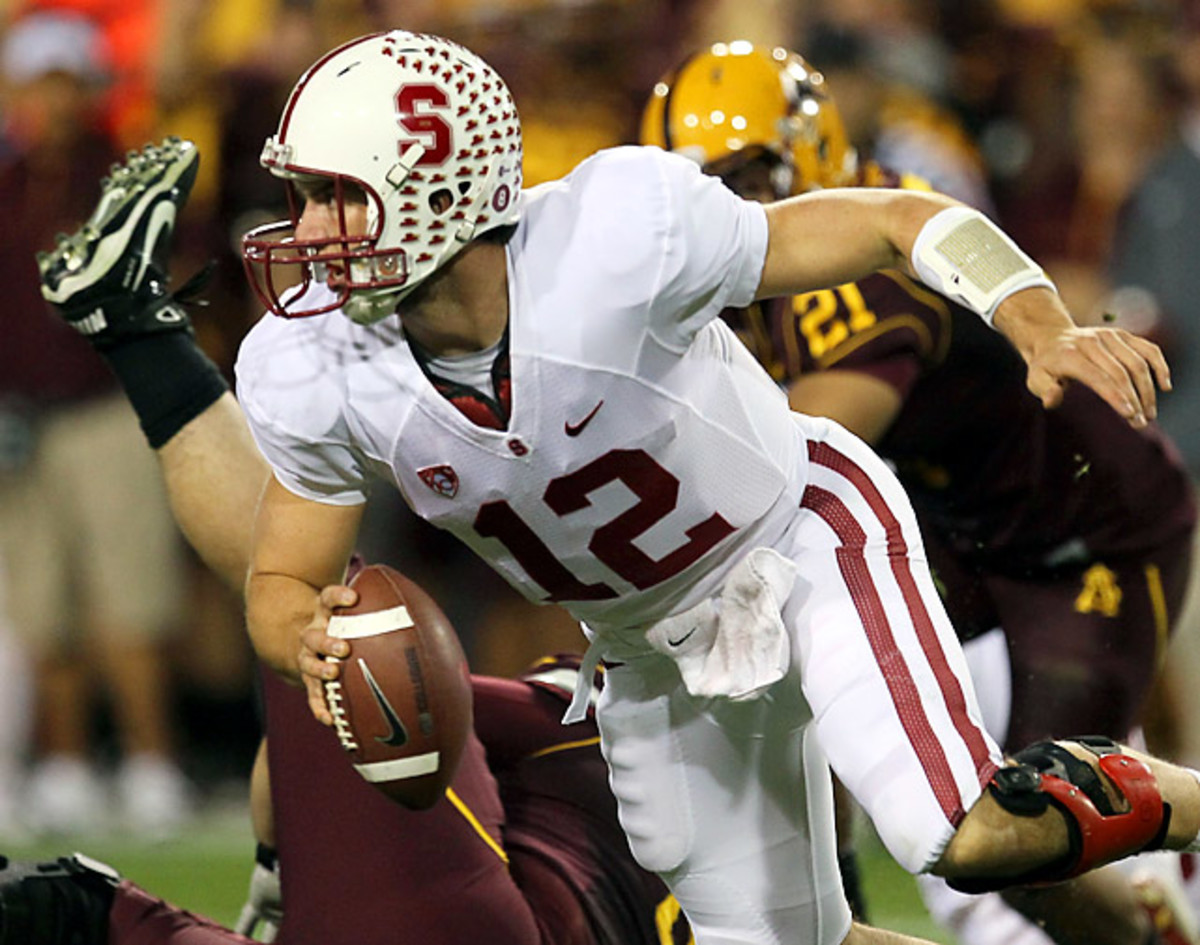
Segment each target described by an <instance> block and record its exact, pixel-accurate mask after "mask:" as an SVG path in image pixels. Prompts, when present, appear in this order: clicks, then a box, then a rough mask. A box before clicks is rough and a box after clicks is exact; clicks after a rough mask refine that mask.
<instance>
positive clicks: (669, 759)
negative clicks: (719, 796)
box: [599, 696, 692, 873]
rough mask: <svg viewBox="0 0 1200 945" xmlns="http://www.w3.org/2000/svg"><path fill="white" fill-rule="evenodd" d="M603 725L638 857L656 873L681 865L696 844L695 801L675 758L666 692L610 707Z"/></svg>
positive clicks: (626, 825)
mask: <svg viewBox="0 0 1200 945" xmlns="http://www.w3.org/2000/svg"><path fill="white" fill-rule="evenodd" d="M599 724H600V731H601V737H602V741H601V743H602V745H603V747H604V757H605V760H606V761H607V762H608V768H609V781H610V784H611V786H612V789H613V794H614V795H615V796H616V798H617V807H618V812H619V815H620V820H621V827H622V829H623V830H624V831H625V836H626V837H627V838H628V840H629V849H630V850H631V851H632V853H633V856H634V859H636V860H637V861H638V863H639V864H640V865H641V866H642V867H643V868H644V869H647V870H649V871H650V872H652V873H667V872H670V871H671V870H674V869H677V868H678V867H679V866H680V865H681V864H682V863H683V861H684V860H685V859H686V858H687V855H688V853H689V852H690V850H691V846H692V827H691V806H690V798H689V794H688V785H687V781H686V778H684V777H683V775H682V773H681V766H680V765H679V764H677V763H675V761H676V759H675V755H676V752H675V746H674V743H673V739H672V737H671V727H670V708H669V705H668V699H667V697H665V696H660V697H658V698H656V699H653V700H648V701H643V702H640V703H638V704H637V705H636V706H633V707H631V706H629V705H615V706H611V707H610V708H609V709H608V710H607V711H605V712H603V713H601V714H600V716H599Z"/></svg>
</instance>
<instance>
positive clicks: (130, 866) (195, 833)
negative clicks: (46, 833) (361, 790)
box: [2, 804, 952, 945]
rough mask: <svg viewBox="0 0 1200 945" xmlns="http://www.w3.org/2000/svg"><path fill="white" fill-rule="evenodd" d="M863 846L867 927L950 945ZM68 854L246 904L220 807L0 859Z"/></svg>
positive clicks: (242, 872) (911, 891)
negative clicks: (177, 822) (161, 825)
mask: <svg viewBox="0 0 1200 945" xmlns="http://www.w3.org/2000/svg"><path fill="white" fill-rule="evenodd" d="M860 845H861V847H862V850H863V859H862V864H861V865H862V870H863V875H864V877H865V880H866V887H865V888H866V890H867V897H868V906H869V908H870V910H871V921H872V924H875V925H879V926H883V927H885V928H890V929H895V930H896V931H899V932H906V933H908V934H910V935H918V936H921V937H924V938H927V939H930V940H932V941H935V942H939V943H945V945H951V941H952V940H951V939H950V938H949V937H948V936H947V935H946V934H945V933H943V932H941V931H940V930H938V929H937V928H936V927H935V926H934V925H933V923H932V922H931V921H930V919H929V917H928V916H927V915H926V913H925V910H924V908H923V907H922V905H921V902H920V900H919V898H918V897H917V892H916V888H915V886H914V882H913V879H912V877H911V876H909V875H908V874H907V873H905V872H904V871H903V870H901V869H900V867H898V866H897V865H896V864H895V863H894V862H893V861H892V860H891V859H890V857H888V855H887V854H886V853H884V852H883V849H882V848H881V847H880V845H879V843H878V841H876V840H874V838H873V837H872V836H870V835H869V834H868V835H867V836H866V837H865V838H864V839H863V840H862V841H861V842H860ZM72 850H80V851H82V852H84V853H87V854H88V855H90V856H92V857H95V858H96V859H99V860H103V861H104V862H106V863H108V864H110V865H111V866H114V867H116V868H117V869H118V870H119V871H120V872H121V873H122V874H123V875H124V876H126V877H127V878H129V879H131V880H133V881H135V882H137V883H139V884H141V885H142V886H144V887H145V888H146V889H148V890H149V891H150V892H152V893H154V894H155V895H158V896H161V897H163V898H164V899H167V900H169V901H170V902H173V903H174V904H176V905H178V906H182V907H184V908H186V909H190V910H191V911H193V912H197V913H200V914H201V915H205V916H208V917H209V918H211V919H215V920H216V921H218V922H220V923H222V924H224V925H230V924H232V923H233V922H234V920H235V918H236V917H237V914H238V912H239V911H240V910H241V907H242V904H243V903H244V902H245V895H246V884H247V882H248V880H249V876H250V868H251V864H252V857H253V852H254V844H253V841H252V840H251V839H250V819H249V814H248V813H247V812H246V811H245V810H244V809H242V808H240V807H239V806H237V805H229V804H222V805H220V806H219V807H218V808H216V809H213V810H209V811H206V812H205V813H203V814H202V815H201V816H200V817H199V818H198V819H197V820H196V822H195V824H194V825H193V826H192V827H191V829H189V830H188V831H187V833H186V834H185V835H183V836H181V837H178V838H175V839H172V840H170V841H167V842H163V843H147V842H145V841H139V840H136V839H133V838H130V837H126V836H120V835H113V834H98V835H96V836H88V837H64V838H61V839H59V840H55V841H50V840H43V841H38V842H37V843H27V844H9V845H7V846H6V847H5V848H4V849H3V851H2V852H5V853H7V854H8V855H9V856H10V857H12V858H14V859H47V858H52V857H55V856H58V855H59V854H62V853H68V852H70V851H72Z"/></svg>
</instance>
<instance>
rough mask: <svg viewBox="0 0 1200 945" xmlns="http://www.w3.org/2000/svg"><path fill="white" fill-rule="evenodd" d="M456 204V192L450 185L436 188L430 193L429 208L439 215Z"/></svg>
mask: <svg viewBox="0 0 1200 945" xmlns="http://www.w3.org/2000/svg"><path fill="white" fill-rule="evenodd" d="M452 206H454V193H453V192H452V191H451V190H450V188H448V187H443V188H442V189H441V190H435V191H434V192H433V193H432V194H430V195H429V209H430V210H432V211H433V212H434V213H435V214H437V215H438V216H439V217H440V216H441V215H442V214H443V213H445V212H446V211H447V210H449V209H450V208H451V207H452Z"/></svg>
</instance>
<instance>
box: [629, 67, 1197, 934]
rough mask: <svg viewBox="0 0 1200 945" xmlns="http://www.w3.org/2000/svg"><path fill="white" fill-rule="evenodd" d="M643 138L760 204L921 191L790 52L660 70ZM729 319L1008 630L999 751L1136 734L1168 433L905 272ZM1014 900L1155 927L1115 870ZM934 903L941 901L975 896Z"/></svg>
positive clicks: (942, 567)
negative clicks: (873, 191) (1067, 378)
mask: <svg viewBox="0 0 1200 945" xmlns="http://www.w3.org/2000/svg"><path fill="white" fill-rule="evenodd" d="M641 137H642V141H643V142H644V143H647V144H654V145H657V146H659V147H663V148H666V149H668V150H673V151H676V152H677V153H679V154H683V155H686V156H688V157H690V158H692V159H694V160H695V161H696V162H697V163H699V164H700V165H701V166H702V167H703V169H704V171H705V172H706V173H708V174H711V175H714V176H717V177H720V178H722V179H723V180H724V181H725V182H726V184H728V185H729V186H730V187H731V188H732V189H733V190H734V191H736V192H737V193H739V194H741V195H742V196H744V197H750V198H753V199H757V200H762V201H771V200H778V199H783V198H786V197H789V196H792V195H794V194H800V193H805V192H810V191H816V190H821V189H827V188H831V187H846V186H851V187H886V188H895V187H910V188H914V187H915V188H924V185H923V183H922V182H921V181H920V180H917V179H915V178H912V177H910V176H907V175H904V174H898V173H895V172H893V171H890V170H888V169H885V168H882V167H880V166H879V165H877V164H875V163H874V162H871V161H861V162H860V161H859V160H858V159H857V156H856V154H855V153H854V151H853V149H851V148H850V147H849V146H848V144H847V140H846V135H845V132H844V130H843V128H842V125H841V120H840V117H839V114H838V110H837V105H836V103H835V100H834V98H833V96H832V94H831V91H830V90H829V89H828V87H827V86H826V84H825V82H824V79H823V78H822V76H821V74H820V73H819V72H818V71H816V70H815V69H814V68H813V66H811V65H810V64H809V63H807V62H806V61H805V60H804V59H803V58H802V57H800V56H799V55H797V54H796V53H794V52H791V51H788V50H784V49H771V48H765V47H755V46H751V45H749V44H744V43H742V44H738V43H734V44H717V45H714V46H712V47H710V48H708V49H704V50H701V51H698V52H697V53H696V54H694V55H693V56H691V57H690V58H688V59H687V60H685V61H684V62H683V64H682V65H680V66H679V67H678V68H677V69H675V70H673V71H672V72H671V73H669V74H668V75H666V76H664V77H663V79H662V80H661V81H660V82H659V83H658V84H657V86H656V88H655V90H654V94H653V95H652V97H651V98H650V100H649V102H648V104H647V107H646V109H645V111H644V113H643V116H642V132H641ZM924 189H927V188H924ZM725 314H726V317H727V319H728V321H729V323H730V324H731V325H732V326H733V327H734V328H735V330H736V331H737V333H738V335H739V336H740V337H741V338H742V340H743V341H744V342H745V343H746V344H747V345H748V346H750V348H751V350H753V351H754V353H755V355H756V356H757V357H758V359H759V361H760V362H761V363H762V364H763V365H765V366H766V367H767V368H768V370H769V371H770V373H771V375H772V376H773V377H774V378H775V379H776V380H777V381H779V382H780V383H781V384H782V385H784V386H785V388H786V389H787V391H788V398H789V401H790V403H791V406H792V409H794V410H797V411H800V412H802V413H807V414H814V415H819V416H826V417H830V418H832V419H834V420H837V421H838V422H839V423H841V424H842V425H843V426H845V427H846V428H847V429H849V430H850V431H851V432H853V433H856V434H858V435H859V436H860V437H862V438H863V439H864V440H866V441H867V442H868V443H870V444H872V445H873V446H874V447H875V448H876V449H877V450H878V451H879V453H880V455H881V456H883V457H884V458H885V459H887V460H889V461H891V462H892V463H893V464H894V466H895V468H896V470H897V472H898V475H899V478H900V481H901V483H902V484H903V485H904V488H905V491H906V492H907V493H908V495H909V498H910V499H911V500H912V503H913V507H914V509H915V511H916V513H917V519H918V521H919V522H920V525H921V531H922V535H923V537H924V540H925V548H926V551H927V553H928V554H929V558H930V563H931V565H932V567H933V570H934V573H935V575H936V577H937V580H938V582H939V587H940V590H941V592H942V593H941V596H942V599H943V602H944V603H945V605H946V607H947V610H948V612H949V615H950V617H951V620H952V622H953V624H954V626H955V629H956V630H957V631H958V634H959V637H960V638H961V639H964V640H970V639H972V638H974V637H977V636H979V635H981V634H984V633H986V632H988V631H991V630H992V629H993V628H995V627H1001V628H1003V634H1004V641H1005V643H1006V644H1007V657H1008V659H1007V660H1005V659H1003V658H1001V659H1000V660H994V661H993V662H992V663H991V665H984V666H982V667H981V670H980V671H979V672H976V673H975V683H976V686H977V688H981V689H982V690H983V691H991V690H992V688H993V687H994V685H995V684H996V683H997V682H998V683H999V684H1000V686H1001V692H1002V694H1003V695H1004V696H1005V697H1006V699H1007V700H1008V701H1009V702H1010V704H1011V711H1010V713H1009V716H1008V719H1007V724H1006V727H1005V728H1002V729H1001V730H999V731H996V732H995V734H996V736H997V737H998V738H1000V739H1001V740H1002V743H1003V744H1004V747H1006V748H1008V749H1010V750H1016V749H1019V748H1021V747H1022V746H1024V745H1027V744H1029V743H1030V742H1033V741H1035V740H1037V739H1041V738H1046V737H1048V736H1050V735H1051V734H1052V733H1055V732H1077V731H1087V732H1095V733H1097V734H1103V735H1108V736H1110V737H1112V738H1126V737H1128V736H1129V734H1130V732H1131V730H1132V729H1133V728H1134V726H1135V725H1136V724H1137V722H1138V721H1139V717H1140V713H1141V710H1142V708H1143V706H1144V705H1145V703H1146V699H1147V694H1148V692H1149V690H1150V688H1151V685H1152V683H1153V681H1154V679H1155V675H1156V673H1157V671H1158V668H1159V666H1160V665H1161V660H1162V657H1163V652H1164V648H1165V645H1166V642H1167V638H1168V636H1169V634H1170V632H1171V631H1172V629H1173V627H1174V622H1175V619H1176V617H1177V615H1178V613H1179V609H1180V606H1181V604H1182V601H1183V597H1184V592H1185V589H1186V584H1187V576H1188V570H1189V558H1190V547H1191V541H1192V532H1193V528H1194V526H1195V518H1196V515H1195V508H1194V504H1193V500H1192V491H1191V487H1190V485H1189V482H1188V478H1187V475H1186V472H1185V470H1184V468H1183V466H1182V465H1181V463H1180V461H1179V457H1178V455H1177V453H1176V450H1175V448H1174V446H1173V445H1172V444H1171V443H1170V442H1168V441H1167V439H1166V438H1165V437H1164V435H1163V434H1162V432H1161V431H1160V430H1159V429H1158V428H1157V427H1156V426H1155V425H1154V424H1150V425H1149V426H1146V427H1143V428H1133V427H1131V426H1130V425H1129V424H1127V423H1125V422H1123V421H1122V420H1121V419H1120V418H1119V417H1118V416H1117V415H1116V414H1115V413H1114V412H1113V411H1112V410H1111V409H1109V407H1108V406H1107V405H1106V404H1105V403H1104V402H1103V401H1102V400H1101V399H1100V398H1098V397H1097V396H1096V395H1095V394H1094V393H1093V392H1092V391H1091V390H1089V389H1088V388H1087V387H1085V386H1074V387H1072V388H1070V389H1068V390H1067V392H1066V394H1065V396H1064V398H1063V401H1062V404H1061V405H1060V406H1059V407H1058V409H1055V410H1049V411H1047V410H1043V409H1042V407H1041V405H1039V404H1038V403H1037V402H1036V401H1035V400H1034V399H1033V398H1031V397H1028V396H1026V394H1025V391H1024V373H1025V372H1024V365H1023V363H1022V360H1021V358H1020V356H1019V355H1018V353H1017V352H1016V351H1015V350H1014V349H1013V348H1012V347H1011V346H1010V345H1009V344H1007V343H1006V342H1005V340H1004V339H1003V338H1002V337H1001V336H1000V335H998V334H997V333H996V332H994V331H990V330H988V329H987V327H986V326H985V325H984V324H983V323H982V322H981V321H980V319H979V318H978V316H976V315H975V314H974V313H973V312H971V311H970V310H968V309H967V308H965V307H964V306H962V305H960V304H957V303H956V302H955V301H953V300H952V299H948V298H946V297H945V296H942V295H935V294H933V293H931V292H930V291H929V290H928V289H927V288H926V287H925V286H924V285H922V284H920V283H919V282H916V281H914V280H913V279H912V278H911V277H910V276H909V275H907V274H905V273H904V272H902V271H899V270H895V269H891V270H887V271H884V272H880V273H877V274H874V275H870V276H867V277H866V278H865V279H860V280H858V281H857V282H852V283H846V284H843V285H838V286H834V287H831V288H823V289H819V290H817V291H814V292H807V293H803V294H800V295H795V296H790V297H784V298H780V299H773V300H766V301H763V302H760V303H756V304H755V305H753V306H750V307H747V308H742V309H738V310H730V311H727V312H726V313H725ZM1000 655H1001V657H1003V655H1004V653H1003V652H1002V653H1001V654H1000ZM980 673H983V674H985V675H986V678H981V675H980ZM997 674H999V676H1000V678H999V679H998V680H997V679H996V678H995V677H996V675H997ZM951 895H952V894H951ZM1008 896H1009V898H1010V899H1011V900H1012V901H1013V902H1014V903H1016V904H1017V905H1018V906H1019V908H1021V910H1022V911H1023V912H1025V913H1026V914H1027V915H1029V916H1030V918H1031V919H1033V920H1034V921H1036V922H1039V923H1041V924H1042V925H1043V926H1044V928H1046V929H1047V930H1048V931H1051V932H1053V931H1054V930H1056V929H1063V930H1064V931H1063V932H1062V933H1061V937H1060V938H1058V940H1059V941H1062V942H1073V941H1077V940H1079V937H1080V936H1081V935H1082V936H1084V937H1085V938H1086V940H1087V941H1089V942H1092V943H1113V945H1121V943H1124V945H1142V943H1144V942H1145V941H1147V936H1148V935H1149V934H1151V932H1152V930H1151V928H1150V923H1149V921H1148V919H1147V917H1146V916H1145V915H1144V914H1143V912H1142V910H1141V909H1139V908H1138V903H1137V901H1136V898H1135V890H1134V889H1133V887H1132V886H1131V884H1130V882H1129V880H1128V879H1126V878H1125V877H1124V875H1123V874H1122V873H1120V872H1113V871H1108V875H1102V874H1100V873H1095V874H1091V875H1089V876H1088V877H1082V878H1080V879H1079V880H1075V881H1074V882H1072V883H1067V884H1063V885H1061V886H1058V887H1055V888H1053V889H1046V890H1042V891H1040V892H1038V893H1037V894H1035V895H1031V894H1028V893H1010V894H1008ZM936 901H937V905H938V906H941V907H943V908H942V909H940V910H939V909H936V908H935V912H938V911H941V912H942V913H943V915H944V913H945V909H946V908H948V907H950V906H953V907H954V908H957V909H959V910H965V909H967V908H969V907H968V906H966V905H965V903H964V902H958V901H952V902H949V901H947V900H945V898H944V897H943V896H938V898H937V900H936ZM970 901H971V900H966V902H970ZM970 908H975V909H979V910H986V909H987V908H988V907H987V905H986V904H984V903H982V902H979V901H975V902H974V905H973V907H970ZM958 921H959V923H960V924H961V923H962V922H963V917H962V916H959V919H958ZM991 928H992V929H993V930H994V931H998V932H1000V933H1001V934H1004V935H1010V934H1011V930H1009V929H1007V928H1003V930H1002V931H1001V929H1002V927H1001V926H999V925H998V924H995V923H993V924H992V925H991ZM958 931H959V933H960V936H961V935H962V929H961V927H960V929H959V930H958ZM976 934H983V935H984V936H985V939H984V940H986V941H990V942H999V941H1001V940H1002V939H999V938H997V937H996V936H995V934H991V933H989V932H988V930H987V927H986V926H984V927H981V928H980V930H979V932H978V933H976ZM1028 934H1030V935H1035V936H1036V937H1037V938H1038V939H1041V940H1042V941H1044V940H1045V939H1044V937H1043V936H1042V935H1041V933H1038V932H1035V931H1034V930H1032V929H1030V930H1029V933H1028ZM964 940H965V941H972V940H973V939H972V938H971V937H970V936H968V937H967V938H966V939H964ZM1007 940H1008V941H1011V938H1009V939H1007Z"/></svg>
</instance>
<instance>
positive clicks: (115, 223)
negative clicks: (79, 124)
mask: <svg viewBox="0 0 1200 945" xmlns="http://www.w3.org/2000/svg"><path fill="white" fill-rule="evenodd" d="M198 163H199V156H198V154H197V152H196V150H195V148H194V147H193V146H192V145H191V144H190V143H189V142H176V141H172V140H168V141H167V142H164V144H163V145H162V146H161V147H158V148H147V149H146V150H144V151H143V152H141V153H139V154H138V155H137V156H135V157H133V158H131V159H129V160H127V161H126V162H125V164H124V165H122V167H121V169H120V170H118V171H117V172H115V173H114V174H113V175H112V177H111V178H109V179H107V180H106V181H105V182H104V184H103V186H102V188H101V193H100V199H99V202H98V204H97V207H96V210H95V212H94V214H93V216H92V218H91V219H90V220H89V221H88V222H87V223H85V224H84V225H83V226H82V227H81V228H80V229H79V230H78V231H77V232H76V233H74V234H72V235H71V237H70V238H68V239H67V240H65V241H64V242H62V243H60V245H59V246H58V247H57V248H56V249H55V250H54V251H53V252H51V253H47V254H42V255H40V256H39V266H40V268H41V273H42V291H43V294H44V295H45V296H46V298H47V299H48V300H50V301H51V302H53V303H54V305H55V307H56V308H57V309H58V311H59V313H60V314H61V315H62V316H63V318H64V319H65V320H66V321H67V322H68V323H69V324H71V325H72V326H74V327H75V328H76V329H78V330H79V331H80V332H81V333H82V334H83V335H84V336H85V337H87V338H88V339H89V340H90V341H91V342H92V344H93V345H94V346H95V347H96V349H97V350H98V351H99V352H100V353H101V354H102V355H103V356H104V357H105V359H106V360H107V361H108V363H109V366H110V367H111V368H112V369H113V372H114V373H115V374H116V376H117V378H118V380H119V381H120V382H121V385H122V387H123V388H124V389H125V393H126V395H127V396H128V398H129V401H130V403H131V404H132V405H133V409H134V412H135V413H136V414H137V416H138V420H139V421H140V423H141V427H142V430H143V432H144V433H145V436H146V439H147V441H148V442H149V444H150V446H151V447H152V448H154V449H155V450H157V451H158V452H159V458H160V460H161V461H162V468H163V475H164V478H165V481H166V485H167V490H168V493H169V495H170V501H171V504H172V508H173V510H174V512H175V516H176V519H177V521H178V522H179V524H180V526H181V528H182V529H183V531H184V534H185V535H187V537H188V540H189V541H190V542H191V543H192V546H193V547H194V548H195V549H196V550H197V551H198V552H199V554H200V555H201V557H202V558H204V560H205V561H206V562H207V563H208V564H209V565H210V566H211V567H213V568H214V570H216V571H217V573H218V574H220V575H221V576H222V577H223V578H224V579H225V580H226V581H228V582H229V584H230V585H231V586H233V587H234V588H235V589H237V590H239V591H240V590H241V586H242V583H243V579H244V575H245V570H246V563H247V557H248V547H249V541H250V535H249V529H250V525H251V523H252V521H253V518H254V515H253V512H254V508H255V506H256V503H257V501H258V496H259V493H260V492H261V489H262V485H263V483H264V482H265V481H266V475H267V470H266V465H265V463H264V462H263V460H262V458H261V457H260V456H259V454H258V451H257V449H256V448H255V446H254V444H253V441H252V440H251V438H250V435H249V432H248V430H247V429H246V426H245V421H244V419H243V417H242V415H241V411H240V409H239V408H238V406H237V404H236V402H235V401H234V400H233V397H232V396H231V395H230V394H229V393H228V389H229V388H228V384H227V383H226V381H225V379H224V378H223V377H222V376H221V374H220V372H219V371H218V370H217V368H216V366H215V365H214V364H213V363H212V362H211V361H210V360H209V359H208V358H207V357H206V356H205V355H204V353H203V352H202V351H201V350H200V348H199V347H198V346H197V345H196V343H195V340H194V339H193V337H192V334H191V323H190V320H189V318H188V315H187V312H186V311H185V309H184V308H183V307H182V305H181V304H180V302H179V301H178V300H177V299H176V298H175V297H174V296H173V295H170V294H168V292H167V285H168V283H169V281H170V280H169V276H168V275H167V258H168V255H169V250H170V237H171V229H172V227H171V225H170V224H169V223H168V224H167V225H163V221H164V220H167V221H173V220H174V219H175V216H174V213H171V214H164V213H163V212H162V210H163V208H164V207H166V206H168V205H169V206H170V207H171V208H173V209H174V210H175V211H176V212H177V211H179V210H180V209H181V208H182V207H183V205H184V203H185V202H186V200H187V196H188V193H189V191H190V190H191V185H192V182H193V181H194V179H195V174H196V169H197V167H198ZM152 225H156V226H159V227H160V228H159V229H158V230H157V231H156V234H154V238H153V239H150V228H151V226H152ZM127 271H133V272H137V273H139V278H138V280H137V282H136V283H135V284H134V285H131V286H126V285H124V284H123V283H122V278H123V273H125V272H127ZM185 289H186V287H185Z"/></svg>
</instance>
